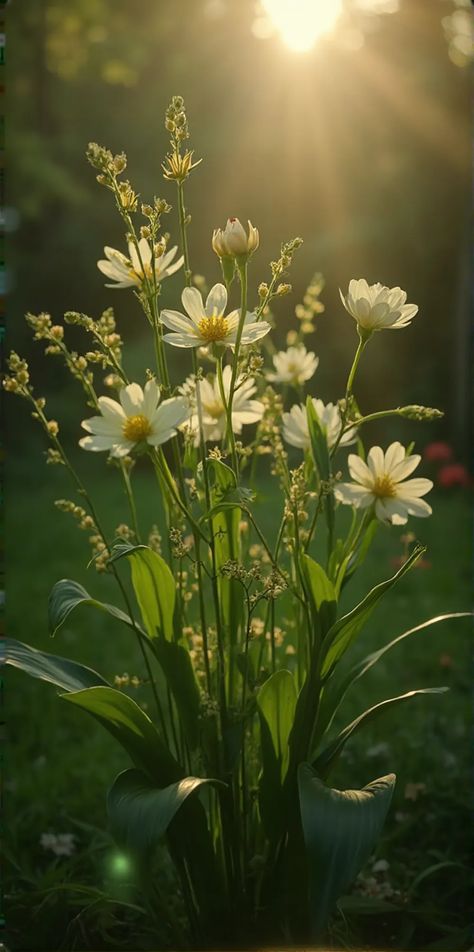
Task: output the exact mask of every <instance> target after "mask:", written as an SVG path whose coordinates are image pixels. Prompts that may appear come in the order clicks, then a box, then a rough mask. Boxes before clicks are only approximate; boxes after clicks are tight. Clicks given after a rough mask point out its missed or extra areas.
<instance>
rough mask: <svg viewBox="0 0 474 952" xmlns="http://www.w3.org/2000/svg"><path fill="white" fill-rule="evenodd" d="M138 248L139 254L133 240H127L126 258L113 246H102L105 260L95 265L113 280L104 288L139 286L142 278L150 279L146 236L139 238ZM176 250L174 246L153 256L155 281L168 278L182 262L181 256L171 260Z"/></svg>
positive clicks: (149, 249) (150, 270) (151, 271)
mask: <svg viewBox="0 0 474 952" xmlns="http://www.w3.org/2000/svg"><path fill="white" fill-rule="evenodd" d="M138 248H139V251H140V254H138V251H137V249H136V247H135V245H134V243H133V241H129V242H128V254H129V257H128V258H127V257H126V256H125V255H124V254H122V252H121V251H116V250H115V248H104V254H105V256H106V259H107V260H105V259H103V260H102V261H98V262H97V267H98V269H99V271H102V274H105V276H106V277H107V278H110V279H111V281H112V282H113V283H112V284H106V285H105V286H106V288H131V287H133V286H135V287H140V286H141V284H142V282H143V279H144V278H148V279H151V278H152V277H153V270H152V251H151V246H150V244H149V243H148V241H147V240H146V238H140V241H139V242H138ZM177 250H178V249H177V247H176V246H175V247H174V248H170V250H169V251H166V252H165V253H164V254H162V255H159V256H158V257H155V280H156V281H157V282H159V281H162V280H163V278H168V277H169V276H170V274H174V273H175V271H178V270H179V268H180V267H181V265H182V264H183V261H184V258H183V257H181V258H178V260H177V261H174V262H173V258H174V257H175V256H176V252H177ZM140 258H141V261H140ZM142 264H143V267H142Z"/></svg>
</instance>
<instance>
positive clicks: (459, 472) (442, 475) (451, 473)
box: [436, 463, 472, 489]
mask: <svg viewBox="0 0 474 952" xmlns="http://www.w3.org/2000/svg"><path fill="white" fill-rule="evenodd" d="M436 481H437V483H438V486H441V487H442V488H443V489H451V488H452V487H453V486H470V485H471V482H472V481H471V477H470V475H469V472H468V470H467V469H466V467H465V466H463V464H462V463H449V465H448V466H442V467H441V469H440V470H439V471H438V475H437V477H436Z"/></svg>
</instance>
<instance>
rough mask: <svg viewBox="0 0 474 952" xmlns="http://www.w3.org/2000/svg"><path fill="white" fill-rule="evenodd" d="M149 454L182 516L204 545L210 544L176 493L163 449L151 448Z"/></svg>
mask: <svg viewBox="0 0 474 952" xmlns="http://www.w3.org/2000/svg"><path fill="white" fill-rule="evenodd" d="M150 455H151V457H152V460H153V463H154V466H155V470H156V473H157V475H158V476H161V477H162V478H163V480H164V483H165V485H166V488H167V489H168V491H169V493H170V496H171V498H172V499H173V500H174V501H175V503H176V505H177V507H178V509H179V510H180V511H181V512H182V514H183V516H184V517H185V518H186V519H187V521H188V522H189V524H190V526H192V528H193V529H194V530H195V531H196V532H197V533H198V535H199V536H200V538H201V539H202V540H203V542H205V543H206V545H210V544H211V543H210V540H209V539H208V538H207V536H206V535H205V533H204V532H203V531H202V529H201V526H200V525H199V524H198V523H197V522H196V520H195V518H194V516H193V515H192V513H191V512H190V511H189V509H188V507H187V506H186V505H185V504H184V502H183V501H182V499H181V497H180V495H179V493H178V490H177V488H176V483H175V481H174V479H173V476H172V474H171V472H170V469H169V466H168V464H167V462H166V459H165V457H164V454H163V450H162V449H161V448H159V449H158V450H152V451H151V453H150Z"/></svg>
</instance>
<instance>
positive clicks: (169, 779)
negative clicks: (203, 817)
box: [61, 687, 184, 787]
mask: <svg viewBox="0 0 474 952" xmlns="http://www.w3.org/2000/svg"><path fill="white" fill-rule="evenodd" d="M61 697H62V698H63V699H64V700H65V701H70V702H71V704H77V706H78V707H82V708H83V709H84V710H86V711H89V713H90V714H93V715H94V717H95V718H96V719H97V720H98V721H99V723H100V724H102V725H103V727H105V728H107V730H108V731H109V732H110V733H111V734H112V735H113V736H114V737H115V738H116V740H118V742H119V743H120V744H121V745H122V747H123V748H124V750H126V751H127V753H128V754H129V756H130V757H131V758H132V760H133V762H134V764H135V765H136V766H137V767H139V768H140V769H141V770H144V771H145V773H146V774H147V775H148V777H150V779H151V780H153V781H154V782H155V783H156V785H157V786H158V787H166V786H168V784H170V783H175V782H176V781H177V780H181V779H182V777H183V773H184V771H183V769H182V767H181V766H180V765H179V764H178V763H177V761H176V760H175V759H174V757H173V755H172V754H171V753H170V751H169V750H168V748H167V747H166V746H165V744H164V743H163V741H162V739H161V737H160V735H159V733H158V731H157V729H156V727H155V726H154V724H153V723H152V721H151V720H150V718H149V717H148V715H147V714H145V712H144V711H142V709H141V707H139V706H138V704H136V703H135V701H133V700H132V698H130V697H128V695H127V694H123V693H122V692H121V691H117V690H116V689H115V688H111V687H91V688H89V689H88V690H85V691H76V692H75V693H73V694H62V695H61Z"/></svg>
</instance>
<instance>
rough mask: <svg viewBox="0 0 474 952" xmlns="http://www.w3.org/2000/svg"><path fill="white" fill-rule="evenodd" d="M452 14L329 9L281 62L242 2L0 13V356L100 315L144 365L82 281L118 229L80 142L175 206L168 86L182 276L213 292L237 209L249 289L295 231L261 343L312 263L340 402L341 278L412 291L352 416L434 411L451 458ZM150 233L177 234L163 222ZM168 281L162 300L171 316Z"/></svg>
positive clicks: (135, 334)
mask: <svg viewBox="0 0 474 952" xmlns="http://www.w3.org/2000/svg"><path fill="white" fill-rule="evenodd" d="M468 8H469V0H430V2H427V0H344V13H343V16H341V18H340V20H339V21H338V24H337V27H336V29H335V30H334V31H333V32H332V33H331V34H329V35H328V36H326V37H323V38H322V39H321V40H320V41H319V42H318V43H317V44H316V45H315V47H314V48H313V49H311V50H310V51H308V52H305V53H297V52H294V51H292V50H290V49H288V47H287V46H285V44H284V43H283V42H282V40H281V38H280V37H279V36H278V34H276V33H275V31H274V30H272V24H271V23H270V21H269V20H268V17H267V16H266V14H265V11H264V9H263V7H260V6H259V5H258V3H255V2H254V0H239V2H235V0H234V2H232V0H193V2H191V0H174V2H173V4H165V3H163V2H156V0H155V2H153V0H134V3H133V4H130V3H128V2H126V0H69V2H68V4H67V5H65V4H64V3H63V2H62V0H43V2H41V3H38V2H36V0H22V2H21V3H19V2H18V0H11V3H10V4H9V11H8V98H9V102H10V115H9V117H8V138H9V148H10V154H12V155H14V156H15V158H14V162H13V163H12V164H11V167H10V169H9V175H8V205H9V208H8V209H7V228H8V227H9V228H10V230H11V231H12V232H13V233H14V234H13V235H12V236H11V238H10V241H9V253H8V260H7V265H8V284H9V289H10V292H11V297H10V304H9V326H10V331H9V333H10V344H11V345H15V346H17V347H19V348H21V349H23V351H25V348H26V350H27V351H28V352H29V350H30V347H31V345H30V344H29V343H27V340H28V334H27V331H26V328H25V327H24V325H23V322H22V314H23V313H24V312H25V311H26V310H30V311H33V312H38V311H40V310H48V311H50V312H51V314H52V315H53V316H54V318H55V319H56V320H57V319H60V317H61V314H62V312H63V311H64V310H67V309H75V310H84V311H86V312H89V313H92V314H94V315H97V314H98V313H99V312H100V310H101V309H102V308H104V307H106V306H107V305H108V304H110V303H112V304H114V305H115V306H116V312H117V316H118V320H119V325H120V330H121V331H122V333H123V334H124V336H125V337H126V338H127V337H128V338H129V339H130V338H133V339H135V341H136V344H137V347H138V349H139V350H140V348H141V347H142V348H143V351H144V353H145V347H146V345H145V342H144V335H145V333H146V327H145V325H144V323H143V322H142V321H141V320H140V316H139V311H138V306H137V304H136V302H135V301H134V300H133V299H132V297H131V295H130V294H127V293H125V294H123V293H117V292H115V291H113V290H108V289H106V288H104V286H103V285H104V281H103V277H102V276H101V275H100V273H99V272H98V270H97V269H96V265H95V262H96V261H97V259H98V258H100V257H102V247H103V245H105V244H107V245H111V246H113V247H119V248H120V247H123V237H122V235H121V227H120V222H119V220H118V216H117V215H116V212H115V210H114V208H113V203H112V201H110V200H109V196H108V194H107V193H106V192H104V191H102V190H100V189H99V187H98V186H97V185H96V183H95V182H94V176H93V173H92V172H91V169H90V167H89V166H88V164H87V162H86V161H85V158H84V151H85V148H86V146H87V143H88V141H90V140H96V141H98V142H99V143H101V144H104V145H106V146H107V147H109V148H110V149H112V150H113V151H114V152H115V151H120V150H122V149H125V151H126V152H127V154H128V156H129V175H130V178H131V180H132V183H133V184H134V185H135V186H136V188H137V189H138V190H139V191H140V193H141V196H142V198H143V199H144V200H146V199H148V198H150V197H151V196H152V195H153V194H159V195H163V196H164V197H166V198H168V199H170V200H171V201H173V200H174V196H173V195H172V190H171V186H170V185H169V183H165V182H164V181H163V178H162V175H161V169H160V163H161V160H162V158H163V156H164V153H165V151H166V148H167V134H166V133H165V131H164V128H163V113H164V109H165V107H166V105H167V102H168V101H169V99H170V97H171V95H172V94H174V93H180V94H181V95H183V96H184V98H185V102H186V105H187V109H188V114H189V119H190V125H191V130H192V146H193V147H194V149H195V153H196V156H197V157H201V156H203V158H204V161H203V162H202V164H201V165H200V166H199V168H198V169H197V170H196V171H195V173H193V176H192V178H191V182H190V185H189V188H188V204H189V209H190V211H191V213H192V216H193V223H192V226H191V230H190V231H191V261H192V267H193V268H194V270H195V271H196V272H198V273H201V274H204V275H205V276H206V278H207V280H208V283H213V282H214V281H215V280H218V279H219V271H218V266H217V261H216V259H215V256H214V255H213V254H212V251H211V249H210V235H211V231H212V228H213V227H215V226H217V225H223V224H224V223H225V220H226V218H227V217H228V216H231V215H237V216H238V217H240V218H241V219H243V220H245V219H246V218H247V217H250V218H251V219H252V221H253V222H254V223H255V224H256V225H257V226H258V227H259V229H260V234H261V250H260V252H259V255H258V258H255V259H254V260H253V262H252V279H253V283H254V289H255V291H256V287H257V286H258V283H259V282H260V281H261V280H264V279H266V277H267V273H268V267H267V262H268V261H269V260H270V259H271V258H275V257H277V256H278V250H279V245H280V242H281V241H282V240H285V239H287V238H290V237H292V236H294V235H297V234H299V235H301V236H302V237H303V238H304V241H305V244H304V246H303V249H302V250H301V252H300V253H299V255H298V256H297V259H296V261H295V264H294V269H293V272H292V275H291V277H290V280H291V281H292V284H293V289H294V290H293V293H292V295H291V296H290V297H288V298H285V299H284V300H282V301H281V302H280V304H279V307H278V309H277V314H276V316H277V331H276V335H275V336H276V340H277V342H278V343H281V344H283V343H284V341H285V335H286V332H287V331H288V330H289V329H290V327H291V326H294V325H295V323H296V322H295V321H294V307H295V305H296V304H297V303H298V302H299V301H300V300H301V298H302V296H303V294H304V290H305V287H306V285H307V284H308V283H309V281H310V278H311V276H312V274H313V273H314V272H315V271H316V270H318V271H322V272H323V274H324V276H325V278H326V288H325V291H324V293H323V302H324V304H325V313H324V315H322V317H321V319H320V321H319V325H318V331H317V335H316V339H314V338H313V339H311V338H310V339H309V342H308V343H309V344H310V345H311V346H312V347H314V349H315V350H316V351H317V352H318V353H320V354H321V355H322V359H321V363H320V369H319V370H318V374H317V378H316V387H317V390H318V395H321V396H322V397H323V398H325V399H329V398H331V399H334V398H335V397H337V396H338V395H340V393H341V392H342V389H343V384H344V380H345V375H346V373H347V366H348V362H349V360H350V355H351V353H352V350H353V347H354V333H353V331H354V328H353V326H352V322H351V321H350V320H348V318H347V315H346V314H345V313H344V311H343V309H342V306H341V304H340V302H339V296H338V287H342V288H345V287H346V286H347V283H348V281H349V279H350V278H351V277H359V276H365V277H366V278H367V279H368V280H369V282H374V281H381V282H382V283H384V284H387V285H389V286H391V285H400V286H401V287H403V288H404V289H406V290H407V292H408V299H409V300H410V301H414V302H415V303H417V304H418V305H419V307H420V315H419V316H418V317H417V318H416V321H415V322H414V324H413V327H412V328H411V329H410V331H409V332H408V333H405V334H393V335H390V338H389V341H387V339H386V338H384V340H381V339H380V338H377V339H376V340H375V341H374V343H373V352H372V370H371V372H370V373H368V374H367V375H366V376H365V381H364V374H362V375H361V378H360V380H361V383H360V397H361V402H362V405H363V407H365V408H367V409H368V408H369V407H372V406H374V405H375V404H376V403H378V404H380V403H382V404H384V405H390V404H392V405H397V404H398V403H399V402H400V401H401V400H402V401H403V402H405V403H408V402H419V403H428V404H433V405H439V406H441V407H442V408H444V409H445V410H446V412H447V417H446V420H445V421H444V422H443V423H441V424H440V425H439V428H438V431H437V432H435V431H434V430H432V431H431V438H433V437H436V436H438V435H441V436H448V437H449V438H450V439H452V440H454V442H455V443H457V445H458V449H461V450H462V448H463V445H464V444H465V439H466V426H467V419H466V409H465V404H466V397H467V313H466V312H467V247H468V245H467V214H468V212H467V208H468V203H467V202H466V194H467V188H468V183H469V165H470V111H469V92H470V86H469V78H468V70H467V69H463V68H462V67H463V66H464V65H465V64H466V63H467V61H468V54H469V40H470V38H469V27H470V22H469V9H468ZM166 227H168V228H169V229H170V231H171V233H172V242H171V243H173V239H174V240H176V238H177V227H176V219H175V218H174V217H173V213H172V215H171V216H169V219H167V222H166ZM179 280H180V279H179V277H177V278H176V279H175V280H174V281H173V283H171V282H167V283H166V286H165V289H164V295H163V296H164V300H165V301H166V303H168V304H170V303H172V304H173V306H175V304H176V298H177V293H178V291H179V287H180V284H179ZM254 297H255V300H256V293H255V295H254ZM387 345H388V346H387ZM144 361H145V365H146V357H144ZM374 368H375V370H374ZM37 374H40V379H41V375H42V379H43V381H44V383H43V386H44V384H45V383H46V382H47V389H51V388H52V389H54V388H55V387H56V388H61V389H62V388H63V387H64V386H65V378H64V376H63V375H62V373H61V371H60V369H59V367H58V366H57V365H52V364H49V365H47V367H45V365H44V363H41V365H40V366H39V367H38V369H37ZM46 374H47V381H45V380H44V378H45V375H46ZM428 438H430V437H428Z"/></svg>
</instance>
